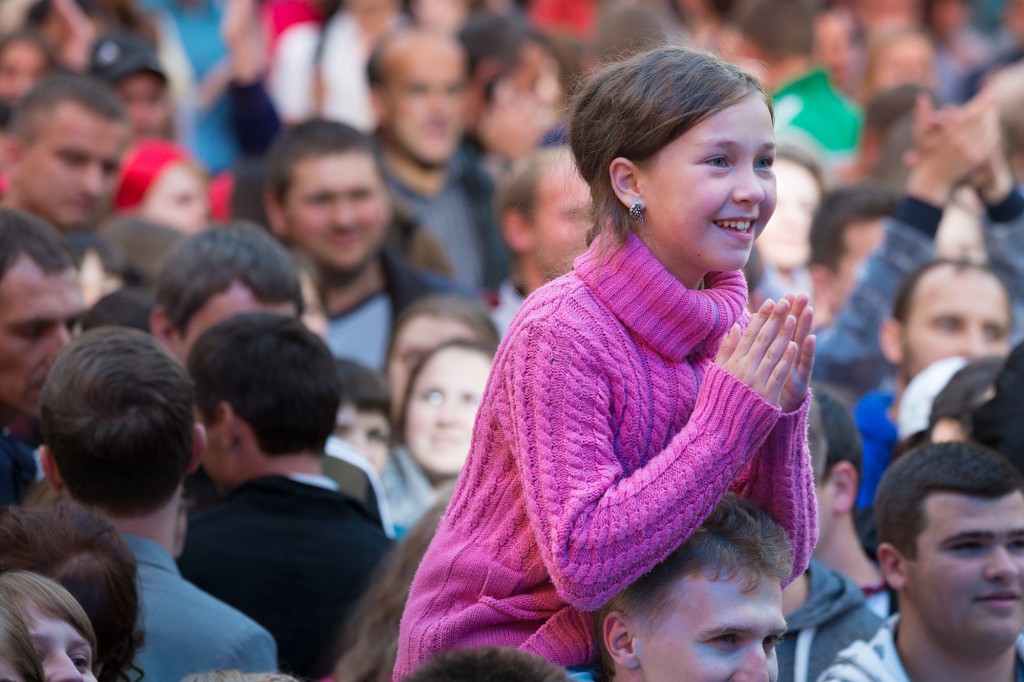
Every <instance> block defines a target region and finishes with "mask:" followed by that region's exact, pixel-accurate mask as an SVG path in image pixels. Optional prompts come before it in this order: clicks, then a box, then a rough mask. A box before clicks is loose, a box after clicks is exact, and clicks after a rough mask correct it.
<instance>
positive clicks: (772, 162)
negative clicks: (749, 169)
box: [757, 156, 775, 168]
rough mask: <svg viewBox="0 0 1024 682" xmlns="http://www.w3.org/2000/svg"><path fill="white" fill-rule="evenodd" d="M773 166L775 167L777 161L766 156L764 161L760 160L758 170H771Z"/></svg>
mask: <svg viewBox="0 0 1024 682" xmlns="http://www.w3.org/2000/svg"><path fill="white" fill-rule="evenodd" d="M773 165H775V159H773V158H772V157H770V156H766V157H764V158H763V159H759V160H758V162H757V167H758V168H771V167H772V166H773Z"/></svg>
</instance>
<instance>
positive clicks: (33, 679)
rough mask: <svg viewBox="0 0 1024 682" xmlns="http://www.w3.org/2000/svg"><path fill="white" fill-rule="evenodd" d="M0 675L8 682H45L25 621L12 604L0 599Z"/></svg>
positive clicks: (40, 663)
mask: <svg viewBox="0 0 1024 682" xmlns="http://www.w3.org/2000/svg"><path fill="white" fill-rule="evenodd" d="M0 675H4V676H5V677H7V678H10V679H11V680H12V682H19V681H20V682H46V675H45V673H44V672H43V662H42V660H40V658H39V653H38V652H37V651H36V647H35V644H33V643H32V636H31V635H30V634H29V633H28V627H26V625H25V620H24V619H23V618H22V617H21V613H20V612H19V611H18V609H17V607H15V606H14V604H12V603H10V602H8V601H7V600H5V599H0Z"/></svg>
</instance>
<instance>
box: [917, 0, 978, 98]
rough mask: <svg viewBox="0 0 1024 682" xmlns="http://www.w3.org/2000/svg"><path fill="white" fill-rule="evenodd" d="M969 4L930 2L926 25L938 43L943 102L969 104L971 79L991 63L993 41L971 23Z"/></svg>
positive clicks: (944, 0)
mask: <svg viewBox="0 0 1024 682" xmlns="http://www.w3.org/2000/svg"><path fill="white" fill-rule="evenodd" d="M973 4H974V3H971V2H968V0H926V1H925V2H924V5H923V8H922V9H923V15H924V17H923V24H924V26H925V28H927V29H928V30H929V31H930V32H931V35H932V37H933V39H934V42H935V75H936V86H937V87H938V89H939V93H938V94H939V99H941V100H942V101H943V102H954V103H960V102H964V101H966V100H967V99H968V98H969V96H970V93H969V92H968V91H967V78H968V76H969V75H970V74H971V73H972V72H974V71H977V70H978V69H979V68H981V67H982V66H983V65H984V64H986V63H987V62H989V61H991V59H992V57H993V51H992V47H991V45H990V41H989V40H988V39H987V38H986V36H984V35H983V34H982V33H981V32H979V31H978V30H977V29H976V28H975V27H974V26H973V25H972V22H971V19H972V17H971V14H972V9H973Z"/></svg>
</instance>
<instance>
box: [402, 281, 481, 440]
mask: <svg viewBox="0 0 1024 682" xmlns="http://www.w3.org/2000/svg"><path fill="white" fill-rule="evenodd" d="M460 339H461V340H466V341H475V342H477V343H480V344H483V345H485V346H487V347H489V348H493V349H497V347H498V340H499V337H498V330H497V329H496V328H495V326H494V322H492V321H491V318H490V316H489V315H488V314H487V309H486V308H485V307H484V306H483V305H481V304H480V303H477V302H476V301H470V300H467V299H463V298H459V297H457V296H451V295H434V296H428V297H426V298H423V299H421V300H419V301H416V302H415V303H413V304H412V305H411V306H409V307H408V308H407V309H406V310H405V311H403V312H402V314H401V315H399V316H398V317H397V318H396V319H395V332H394V335H393V336H392V338H391V344H390V345H389V346H388V353H387V371H386V373H385V374H386V377H387V381H388V391H389V392H390V393H391V418H392V420H393V421H396V422H397V420H398V418H399V416H400V415H401V413H402V411H403V410H404V406H405V395H406V393H407V392H408V390H409V375H410V374H412V371H413V369H415V368H416V366H417V365H419V364H420V361H422V360H423V358H424V357H425V356H426V354H427V353H429V352H430V351H431V350H433V349H434V348H437V347H438V346H440V345H441V344H443V343H447V342H449V341H456V340H460Z"/></svg>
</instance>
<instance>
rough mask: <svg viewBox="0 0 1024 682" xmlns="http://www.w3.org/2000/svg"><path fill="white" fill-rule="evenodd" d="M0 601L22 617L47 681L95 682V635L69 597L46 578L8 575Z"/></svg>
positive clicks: (2, 579) (1, 578)
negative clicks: (9, 604) (75, 681)
mask: <svg viewBox="0 0 1024 682" xmlns="http://www.w3.org/2000/svg"><path fill="white" fill-rule="evenodd" d="M0 601H6V602H8V603H11V604H14V606H16V607H17V609H18V611H19V612H20V613H21V617H22V618H23V619H24V621H25V625H26V626H28V631H29V634H30V635H31V637H32V641H33V643H34V644H35V647H36V650H37V651H38V652H39V655H40V658H41V659H42V662H43V670H44V673H45V674H46V679H48V680H50V679H62V680H63V679H69V680H81V681H87V682H96V676H95V675H94V674H93V652H94V651H95V650H96V635H95V634H94V633H93V629H92V625H91V624H90V623H89V618H88V617H87V616H86V615H85V611H83V610H82V607H81V606H80V605H79V603H78V602H77V601H75V598H74V597H72V596H71V593H69V592H68V591H67V590H66V589H64V588H63V587H61V586H60V584H59V583H57V582H56V581H53V580H50V579H49V578H44V577H42V576H40V575H36V574H35V573H29V572H28V571H10V572H8V573H4V574H2V575H0Z"/></svg>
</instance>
